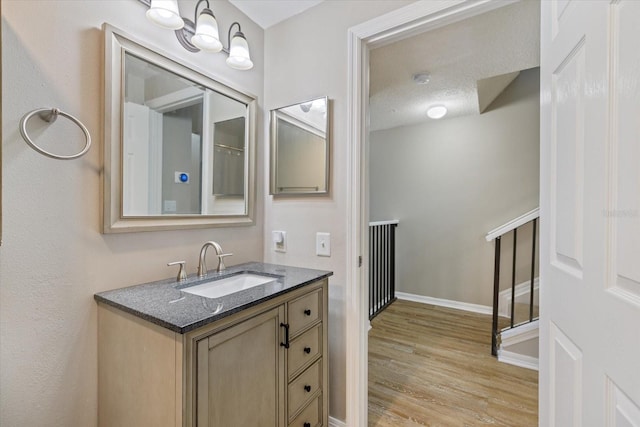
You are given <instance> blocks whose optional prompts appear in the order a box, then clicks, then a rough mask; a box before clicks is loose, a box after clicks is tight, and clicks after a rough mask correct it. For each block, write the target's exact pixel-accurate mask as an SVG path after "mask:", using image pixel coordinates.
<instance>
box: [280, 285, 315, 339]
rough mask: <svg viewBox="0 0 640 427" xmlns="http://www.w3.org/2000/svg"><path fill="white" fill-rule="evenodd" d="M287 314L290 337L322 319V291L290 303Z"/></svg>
mask: <svg viewBox="0 0 640 427" xmlns="http://www.w3.org/2000/svg"><path fill="white" fill-rule="evenodd" d="M287 314H288V319H289V327H290V328H291V329H290V333H291V336H294V335H296V334H297V333H299V332H300V331H302V330H304V329H305V328H306V327H308V326H309V325H311V324H313V323H314V322H316V321H317V320H318V319H322V289H318V290H317V291H314V292H311V293H310V294H307V295H304V296H301V297H300V298H298V299H296V300H293V301H291V302H290V303H289V305H288V313H287Z"/></svg>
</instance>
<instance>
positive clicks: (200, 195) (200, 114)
mask: <svg viewBox="0 0 640 427" xmlns="http://www.w3.org/2000/svg"><path fill="white" fill-rule="evenodd" d="M124 69H125V88H124V89H125V93H124V104H123V118H124V120H123V133H122V135H123V138H122V144H123V170H122V179H123V187H122V203H123V206H122V213H123V216H131V217H138V216H154V215H201V214H203V215H213V214H221V213H244V212H245V204H244V195H245V179H244V170H245V163H246V156H245V146H246V131H245V128H246V120H245V116H246V114H247V106H246V105H245V104H243V103H242V102H239V101H237V100H235V99H233V98H230V97H228V96H225V95H223V94H221V93H218V92H216V91H213V90H211V89H209V88H206V87H204V86H202V85H199V84H196V83H194V82H192V81H190V80H188V79H186V78H184V77H181V76H179V75H177V74H175V73H172V72H171V71H168V70H166V69H163V68H161V67H159V66H157V65H155V64H153V63H150V62H147V61H145V60H143V59H141V58H139V57H136V56H134V55H133V54H131V53H129V52H127V53H125V58H124ZM206 124H211V125H210V126H208V125H206Z"/></svg>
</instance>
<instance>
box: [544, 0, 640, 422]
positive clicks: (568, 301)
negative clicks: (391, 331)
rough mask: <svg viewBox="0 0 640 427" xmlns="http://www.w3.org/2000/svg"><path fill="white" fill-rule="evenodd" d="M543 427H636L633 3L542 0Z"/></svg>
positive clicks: (639, 158)
mask: <svg viewBox="0 0 640 427" xmlns="http://www.w3.org/2000/svg"><path fill="white" fill-rule="evenodd" d="M541 4H542V26H541V117H540V122H541V182H540V185H541V186H540V196H541V201H540V211H541V249H540V250H541V253H540V256H541V258H540V270H541V277H542V285H541V286H540V289H541V295H540V300H541V302H540V307H541V335H540V425H541V426H545V427H546V426H549V427H553V426H555V427H569V426H594V427H601V426H618V427H621V426H635V427H640V48H638V46H639V42H638V40H640V1H637V0H635V1H634V0H621V1H605V0H597V1H595V0H594V1H585V0H573V1H571V0H550V1H542V2H541Z"/></svg>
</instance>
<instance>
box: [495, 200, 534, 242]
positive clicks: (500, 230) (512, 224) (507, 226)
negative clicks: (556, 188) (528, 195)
mask: <svg viewBox="0 0 640 427" xmlns="http://www.w3.org/2000/svg"><path fill="white" fill-rule="evenodd" d="M539 216H540V208H539V207H538V208H535V209H532V210H530V211H529V212H527V213H525V214H522V215H520V216H519V217H517V218H514V219H512V220H511V221H508V222H506V223H504V224H502V225H501V226H499V227H496V228H494V229H493V230H491V231H489V232H488V233H487V235H486V236H485V239H486V240H487V242H490V241H492V240H494V239H496V238H498V237H500V236H503V235H505V234H507V233H508V232H510V231H512V230H515V229H516V228H518V227H520V226H521V225H523V224H526V223H527V222H529V221H532V220H534V219H536V218H538V217H539Z"/></svg>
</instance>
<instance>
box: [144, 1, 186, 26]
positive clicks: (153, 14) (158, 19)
mask: <svg viewBox="0 0 640 427" xmlns="http://www.w3.org/2000/svg"><path fill="white" fill-rule="evenodd" d="M147 18H148V19H149V20H150V21H151V22H153V23H154V24H156V25H159V26H161V27H163V28H168V29H170V30H179V29H180V28H182V27H184V21H183V20H182V18H181V17H180V10H179V9H178V1H177V0H151V7H149V10H147Z"/></svg>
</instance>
